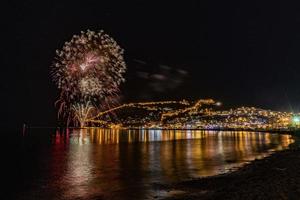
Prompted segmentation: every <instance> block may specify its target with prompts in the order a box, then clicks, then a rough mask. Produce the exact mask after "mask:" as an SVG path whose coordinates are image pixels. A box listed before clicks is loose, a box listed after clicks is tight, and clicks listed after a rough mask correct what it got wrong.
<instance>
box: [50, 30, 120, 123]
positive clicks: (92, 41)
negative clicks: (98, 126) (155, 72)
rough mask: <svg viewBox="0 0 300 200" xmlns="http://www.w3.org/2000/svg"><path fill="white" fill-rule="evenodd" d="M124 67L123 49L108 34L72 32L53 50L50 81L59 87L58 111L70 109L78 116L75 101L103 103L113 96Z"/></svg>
mask: <svg viewBox="0 0 300 200" xmlns="http://www.w3.org/2000/svg"><path fill="white" fill-rule="evenodd" d="M125 70H126V65H125V62H124V58H123V49H121V48H120V46H119V45H118V44H117V43H116V41H115V40H114V39H112V38H111V37H109V35H107V34H105V33H104V32H103V31H99V32H94V31H90V30H88V31H87V32H81V34H80V35H74V36H73V37H72V39H71V41H69V42H66V43H65V44H64V46H63V48H62V50H57V51H56V58H55V62H54V64H53V66H52V72H51V74H52V77H53V80H54V82H55V83H56V85H57V87H58V88H59V89H60V90H61V95H60V99H59V100H58V102H59V110H60V111H59V113H60V114H61V113H62V112H68V113H72V112H69V111H71V110H73V111H74V112H75V116H76V115H78V113H77V111H78V109H77V108H76V109H75V107H78V102H80V105H89V107H93V108H100V107H103V106H101V104H102V103H103V102H105V104H107V101H108V99H114V98H115V97H117V95H118V93H119V85H120V84H121V83H122V82H124V81H125V80H124V78H123V74H124V73H125ZM87 102H88V103H87ZM63 115H65V113H63ZM78 119H79V118H78V117H77V120H78Z"/></svg>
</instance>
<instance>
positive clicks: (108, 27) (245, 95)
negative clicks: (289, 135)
mask: <svg viewBox="0 0 300 200" xmlns="http://www.w3.org/2000/svg"><path fill="white" fill-rule="evenodd" d="M104 2H109V3H104ZM120 2H123V3H120ZM120 2H115V3H113V2H112V1H100V0H98V1H81V2H80V3H76V2H75V1H72V2H66V1H64V2H63V1H56V2H54V1H48V3H47V2H46V1H36V2H34V1H19V2H13V1H9V3H6V5H2V6H1V7H2V9H3V11H2V12H1V19H2V21H3V22H4V25H3V26H2V28H3V27H5V28H3V30H2V33H3V34H4V36H3V37H2V38H1V39H2V42H1V46H2V47H1V51H2V52H1V54H2V56H3V59H2V65H1V67H2V77H1V97H2V98H1V101H2V106H3V108H1V109H3V110H2V113H3V114H2V117H3V119H2V120H1V123H3V124H5V125H6V126H7V125H14V126H16V127H19V126H21V124H22V123H23V122H26V123H29V124H32V125H53V124H55V121H56V110H55V109H54V101H55V99H56V98H57V96H58V91H57V90H56V88H55V86H54V84H53V83H52V81H51V79H50V76H49V70H50V67H49V66H50V65H51V63H52V61H53V57H54V56H55V50H56V49H60V48H61V47H62V45H63V43H64V42H65V41H67V40H69V39H70V38H71V37H72V35H73V34H77V33H79V32H80V31H81V30H87V29H91V30H100V29H103V30H105V32H106V33H108V34H109V35H110V36H112V37H113V38H114V39H115V40H116V41H117V42H118V43H119V44H120V45H121V46H122V47H123V48H124V49H125V60H126V63H127V67H128V71H127V73H126V80H127V81H126V83H125V84H123V85H122V87H121V91H122V92H121V96H122V99H123V102H129V101H145V100H163V99H182V98H185V99H197V98H208V97H212V98H215V99H218V100H220V101H222V102H223V103H224V105H225V106H227V107H231V106H234V107H235V106H241V105H246V106H258V107H263V108H270V109H276V110H286V111H291V110H294V111H299V108H300V106H299V105H300V88H299V86H300V83H299V82H300V80H299V74H300V67H299V66H300V57H299V55H300V40H299V39H300V26H299V22H300V12H299V10H300V9H299V8H300V6H299V5H298V4H292V3H288V2H286V1H261V0H251V1H246V0H244V1H230V2H229V1H200V0H195V1H181V2H182V3H175V2H174V1H170V2H168V3H167V2H166V1H164V3H162V2H163V1H161V2H159V3H155V2H154V1H147V2H146V1H120ZM129 2H130V3H129ZM2 4H4V3H2Z"/></svg>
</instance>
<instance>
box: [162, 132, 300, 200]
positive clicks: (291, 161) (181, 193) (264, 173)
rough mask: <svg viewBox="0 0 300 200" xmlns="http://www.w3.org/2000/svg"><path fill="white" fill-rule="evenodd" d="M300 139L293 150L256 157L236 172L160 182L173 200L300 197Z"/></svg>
mask: <svg viewBox="0 0 300 200" xmlns="http://www.w3.org/2000/svg"><path fill="white" fill-rule="evenodd" d="M299 140H300V138H299V137H295V143H293V144H291V146H290V148H289V149H286V150H283V151H279V152H275V153H273V154H271V155H270V156H268V157H266V158H264V159H259V160H254V161H252V162H250V163H249V164H246V165H245V166H243V167H241V168H240V169H238V170H236V171H232V172H229V173H226V174H220V175H217V176H212V177H204V178H199V179H192V180H188V181H183V182H179V183H173V184H171V185H160V186H159V187H161V189H162V190H164V191H166V192H167V193H170V194H172V193H174V195H172V196H171V197H166V198H162V199H164V200H171V199H175V200H176V199H177V200H181V199H201V200H202V199H233V200H237V199H299V197H300V142H299Z"/></svg>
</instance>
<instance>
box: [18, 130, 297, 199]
mask: <svg viewBox="0 0 300 200" xmlns="http://www.w3.org/2000/svg"><path fill="white" fill-rule="evenodd" d="M292 142H293V139H292V138H291V136H289V135H279V134H269V133H251V132H226V131H224V132H214V131H186V130H185V131H174V130H164V131H161V130H149V131H146V130H140V131H138V130H104V129H80V130H64V131H61V132H59V131H57V130H50V129H31V130H28V132H27V133H26V135H25V136H24V137H22V144H21V147H20V154H21V161H20V162H19V163H18V167H17V170H16V173H17V174H18V175H17V180H15V181H16V182H17V183H18V184H17V185H18V186H16V189H15V192H14V195H15V198H17V199H153V198H154V197H157V196H158V197H162V196H166V195H167V194H166V193H165V192H164V191H162V190H160V189H159V187H157V183H159V184H166V183H172V182H177V181H182V180H187V179H190V178H197V177H203V176H212V175H216V174H220V173H224V172H228V171H230V170H232V169H235V168H237V167H239V166H241V165H243V164H245V163H247V162H249V161H251V160H253V159H256V158H263V157H264V156H267V155H269V154H270V153H271V152H273V151H277V150H282V149H285V148H288V145H289V144H291V143H292Z"/></svg>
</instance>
